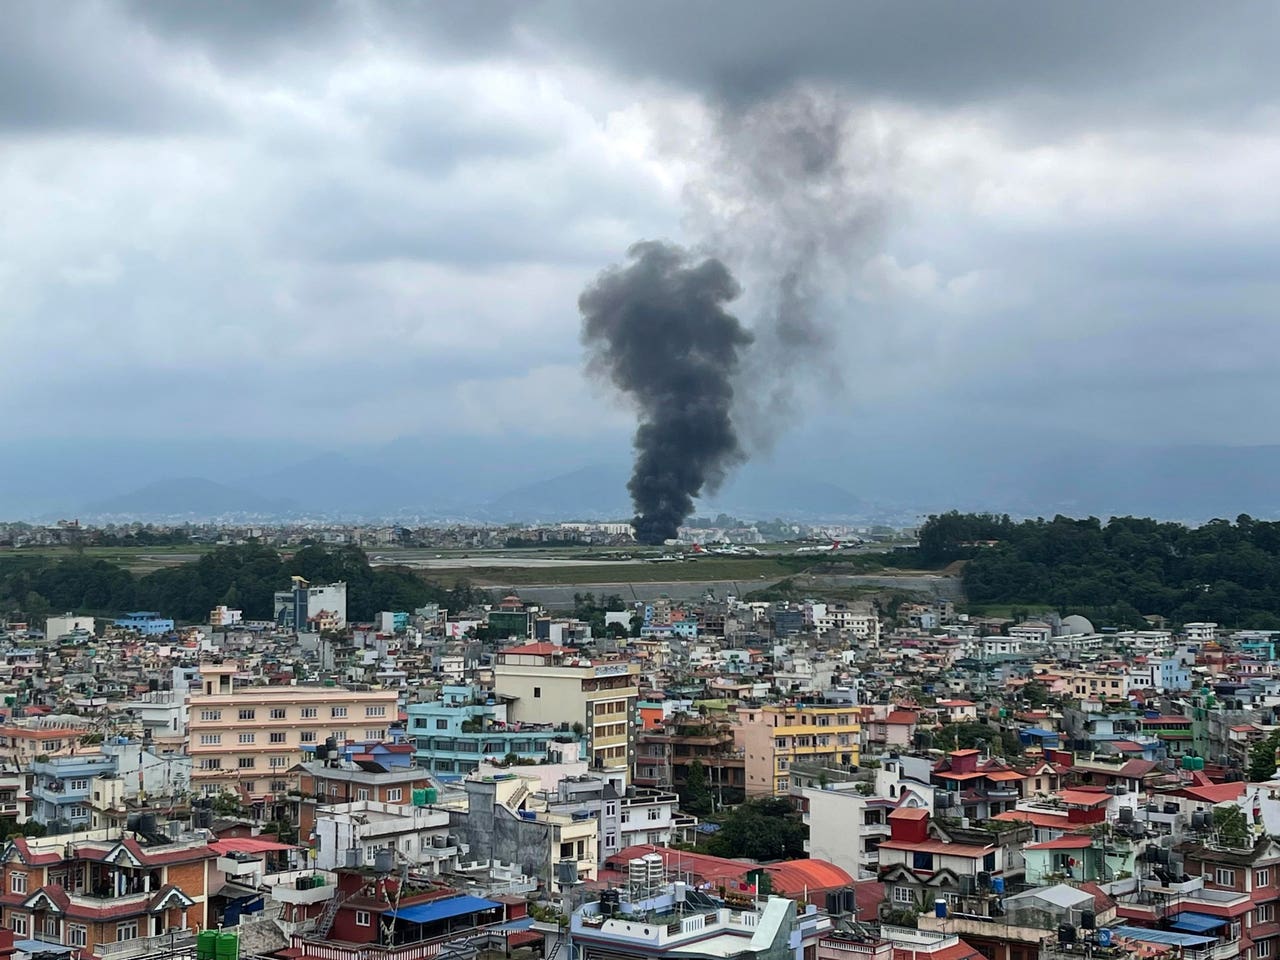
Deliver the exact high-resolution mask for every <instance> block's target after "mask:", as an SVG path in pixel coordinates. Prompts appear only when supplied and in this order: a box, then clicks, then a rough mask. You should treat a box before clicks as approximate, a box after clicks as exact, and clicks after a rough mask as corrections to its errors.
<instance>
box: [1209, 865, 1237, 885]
mask: <svg viewBox="0 0 1280 960" xmlns="http://www.w3.org/2000/svg"><path fill="white" fill-rule="evenodd" d="M1213 882H1214V883H1216V884H1217V885H1218V886H1220V887H1234V886H1235V885H1236V872H1235V871H1234V870H1227V869H1226V868H1225V867H1218V868H1217V869H1216V870H1215V871H1214V872H1213Z"/></svg>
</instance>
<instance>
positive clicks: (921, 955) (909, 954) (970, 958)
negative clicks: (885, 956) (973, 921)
mask: <svg viewBox="0 0 1280 960" xmlns="http://www.w3.org/2000/svg"><path fill="white" fill-rule="evenodd" d="M893 960H982V954H981V953H979V952H978V950H977V949H976V948H974V947H971V946H969V944H967V943H965V942H964V941H963V940H961V941H960V942H959V943H953V944H952V945H951V946H949V947H943V948H942V949H941V950H933V951H930V952H928V953H926V952H924V951H923V950H921V949H920V948H919V947H916V946H911V947H899V946H895V947H894V948H893Z"/></svg>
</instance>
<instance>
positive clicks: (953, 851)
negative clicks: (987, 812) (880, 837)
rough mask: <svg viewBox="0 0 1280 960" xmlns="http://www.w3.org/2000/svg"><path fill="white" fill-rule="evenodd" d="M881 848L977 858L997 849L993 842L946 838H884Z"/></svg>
mask: <svg viewBox="0 0 1280 960" xmlns="http://www.w3.org/2000/svg"><path fill="white" fill-rule="evenodd" d="M880 849H881V850H918V851H919V852H920V853H945V854H947V855H948V856H952V857H967V858H969V859H971V860H972V859H975V858H977V857H982V856H986V855H987V854H988V853H990V852H991V851H992V850H994V849H995V847H994V846H992V845H991V844H987V845H986V846H983V847H979V846H977V845H973V844H968V843H947V842H946V841H944V840H916V841H911V840H884V841H881V843H880Z"/></svg>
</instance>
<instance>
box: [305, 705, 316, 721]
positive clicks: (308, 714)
mask: <svg viewBox="0 0 1280 960" xmlns="http://www.w3.org/2000/svg"><path fill="white" fill-rule="evenodd" d="M317 716H319V714H318V712H317V711H316V708H315V707H303V708H302V719H303V720H314V719H315V718H316V717H317Z"/></svg>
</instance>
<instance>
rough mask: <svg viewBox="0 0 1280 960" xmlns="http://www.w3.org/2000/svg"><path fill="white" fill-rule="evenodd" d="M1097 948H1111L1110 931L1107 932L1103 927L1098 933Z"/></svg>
mask: <svg viewBox="0 0 1280 960" xmlns="http://www.w3.org/2000/svg"><path fill="white" fill-rule="evenodd" d="M1098 946H1100V947H1109V946H1111V931H1110V930H1108V929H1107V928H1106V927H1103V928H1102V929H1101V930H1099V931H1098Z"/></svg>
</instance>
